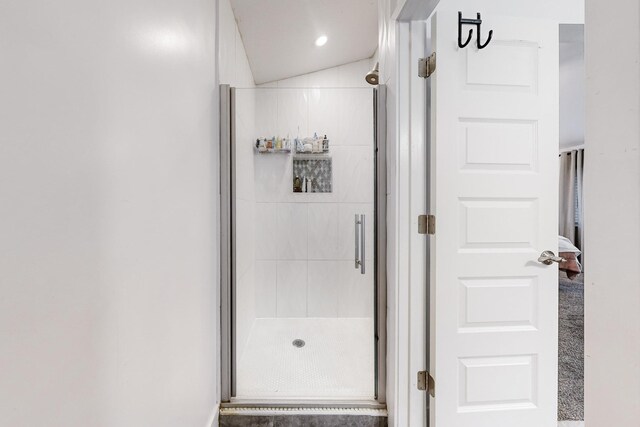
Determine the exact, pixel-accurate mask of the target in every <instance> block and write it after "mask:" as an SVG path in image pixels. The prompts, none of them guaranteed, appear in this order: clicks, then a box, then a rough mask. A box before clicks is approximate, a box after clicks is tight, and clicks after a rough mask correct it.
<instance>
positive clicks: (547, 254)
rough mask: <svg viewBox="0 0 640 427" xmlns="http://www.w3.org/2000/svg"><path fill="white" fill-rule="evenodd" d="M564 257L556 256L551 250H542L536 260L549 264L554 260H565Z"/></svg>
mask: <svg viewBox="0 0 640 427" xmlns="http://www.w3.org/2000/svg"><path fill="white" fill-rule="evenodd" d="M565 261H566V259H564V258H562V257H560V256H556V254H554V253H553V252H552V251H544V252H542V253H541V254H540V256H539V257H538V262H541V263H543V264H544V265H551V264H553V263H554V262H557V263H558V264H560V263H561V262H565Z"/></svg>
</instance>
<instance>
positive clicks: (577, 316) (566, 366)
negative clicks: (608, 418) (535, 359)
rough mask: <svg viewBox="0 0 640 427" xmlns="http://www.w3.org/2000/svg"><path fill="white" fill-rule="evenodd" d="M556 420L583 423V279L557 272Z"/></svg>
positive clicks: (580, 276)
mask: <svg viewBox="0 0 640 427" xmlns="http://www.w3.org/2000/svg"><path fill="white" fill-rule="evenodd" d="M559 341H560V342H559V356H558V420H560V421H565V420H584V277H583V275H582V274H580V275H578V277H576V278H575V279H573V280H570V279H568V278H567V276H566V275H565V273H560V324H559Z"/></svg>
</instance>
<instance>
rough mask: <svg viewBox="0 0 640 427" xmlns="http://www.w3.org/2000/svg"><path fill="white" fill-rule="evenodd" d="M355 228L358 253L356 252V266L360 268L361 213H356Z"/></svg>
mask: <svg viewBox="0 0 640 427" xmlns="http://www.w3.org/2000/svg"><path fill="white" fill-rule="evenodd" d="M353 228H354V229H355V233H356V234H355V244H354V246H355V248H356V253H355V268H360V263H361V262H360V215H358V214H356V216H355V220H354V227H353Z"/></svg>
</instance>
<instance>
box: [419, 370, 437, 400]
mask: <svg viewBox="0 0 640 427" xmlns="http://www.w3.org/2000/svg"><path fill="white" fill-rule="evenodd" d="M418 390H423V391H428V392H429V394H430V395H431V397H436V381H435V380H434V379H433V377H432V376H431V375H429V373H428V372H427V371H420V372H418Z"/></svg>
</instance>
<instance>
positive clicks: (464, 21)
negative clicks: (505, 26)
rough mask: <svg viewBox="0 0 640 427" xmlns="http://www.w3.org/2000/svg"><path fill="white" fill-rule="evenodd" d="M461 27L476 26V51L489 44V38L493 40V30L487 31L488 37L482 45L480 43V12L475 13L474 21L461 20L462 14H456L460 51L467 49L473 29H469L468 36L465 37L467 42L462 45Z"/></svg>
mask: <svg viewBox="0 0 640 427" xmlns="http://www.w3.org/2000/svg"><path fill="white" fill-rule="evenodd" d="M463 25H475V26H476V28H477V31H478V34H477V38H476V45H477V46H478V49H484V48H485V47H487V45H488V44H489V43H490V42H491V38H493V30H489V37H488V38H487V41H486V42H484V43H480V31H481V25H482V19H481V16H480V12H478V13H477V18H476V19H469V18H463V17H462V12H458V47H459V48H460V49H462V48H464V47H467V45H468V44H469V42H470V41H471V37H473V28H471V29H470V30H469V36H468V37H467V41H465V42H464V43H463V42H462V26H463Z"/></svg>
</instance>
